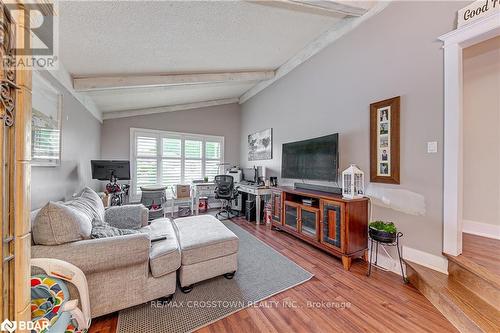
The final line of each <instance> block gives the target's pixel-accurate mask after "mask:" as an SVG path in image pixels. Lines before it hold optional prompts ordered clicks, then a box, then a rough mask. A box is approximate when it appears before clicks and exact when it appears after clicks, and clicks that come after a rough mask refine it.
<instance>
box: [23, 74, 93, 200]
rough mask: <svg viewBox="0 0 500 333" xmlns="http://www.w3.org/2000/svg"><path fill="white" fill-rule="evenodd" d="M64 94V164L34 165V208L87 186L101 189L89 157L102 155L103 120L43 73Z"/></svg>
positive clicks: (32, 182)
mask: <svg viewBox="0 0 500 333" xmlns="http://www.w3.org/2000/svg"><path fill="white" fill-rule="evenodd" d="M41 74H42V77H43V78H45V79H46V80H48V81H49V82H50V83H51V84H52V85H54V86H55V87H56V88H57V89H59V91H61V92H62V93H63V108H62V139H61V144H62V152H61V165H60V166H57V167H39V166H33V167H32V168H31V207H32V209H36V208H39V207H41V206H43V205H44V204H45V203H46V202H47V201H49V200H66V199H69V198H71V196H72V195H73V194H74V193H76V192H78V191H80V190H81V189H82V188H83V187H85V186H90V187H92V188H94V189H98V188H99V186H100V185H99V182H97V181H93V180H92V175H91V172H90V160H91V159H98V158H100V155H101V123H100V122H99V121H98V120H97V119H96V118H95V117H94V116H92V114H90V112H88V111H87V110H86V109H85V108H84V107H83V105H82V104H81V103H80V102H79V101H78V100H76V99H75V98H74V97H73V96H72V95H71V94H70V93H69V92H68V91H67V90H66V89H65V88H64V87H63V86H62V85H60V84H59V83H58V82H57V81H56V80H55V79H54V78H53V77H52V76H51V75H50V74H48V73H47V72H42V73H41Z"/></svg>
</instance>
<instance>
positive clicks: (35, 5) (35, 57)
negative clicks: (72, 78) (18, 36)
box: [4, 0, 59, 70]
mask: <svg viewBox="0 0 500 333" xmlns="http://www.w3.org/2000/svg"><path fill="white" fill-rule="evenodd" d="M5 6H6V7H7V9H8V10H9V11H10V13H11V16H12V17H13V18H14V19H16V18H22V19H23V21H24V26H25V27H26V29H27V31H29V34H30V35H31V38H26V37H25V38H24V42H23V44H22V45H13V49H14V51H15V65H16V66H17V68H18V69H23V68H25V69H33V68H36V69H40V68H42V69H47V70H51V69H57V54H58V45H59V38H58V37H59V34H58V30H59V24H58V17H57V14H56V13H57V11H56V7H55V4H54V3H50V2H43V3H42V2H35V1H33V0H31V1H30V0H28V1H24V2H23V6H22V7H20V6H19V5H18V4H16V3H6V4H5ZM18 33H19V32H18ZM5 63H7V61H6V59H5V58H4V64H5Z"/></svg>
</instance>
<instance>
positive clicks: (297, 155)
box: [281, 133, 339, 182]
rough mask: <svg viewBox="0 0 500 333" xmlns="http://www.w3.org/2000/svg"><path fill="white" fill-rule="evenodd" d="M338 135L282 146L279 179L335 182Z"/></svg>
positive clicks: (337, 161)
mask: <svg viewBox="0 0 500 333" xmlns="http://www.w3.org/2000/svg"><path fill="white" fill-rule="evenodd" d="M338 171H339V134H338V133H336V134H331V135H326V136H322V137H319V138H314V139H309V140H303V141H297V142H290V143H285V144H283V151H282V160H281V177H282V178H291V179H309V180H324V181H330V182H336V181H337V180H338Z"/></svg>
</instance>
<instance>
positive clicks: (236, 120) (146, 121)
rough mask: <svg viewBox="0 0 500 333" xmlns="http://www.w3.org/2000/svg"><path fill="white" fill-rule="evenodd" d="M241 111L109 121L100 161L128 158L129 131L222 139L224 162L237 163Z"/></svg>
mask: <svg viewBox="0 0 500 333" xmlns="http://www.w3.org/2000/svg"><path fill="white" fill-rule="evenodd" d="M240 123H241V115H240V107H239V105H238V104H228V105H220V106H212V107H207V108H200V109H192V110H184V111H176V112H165V113H157V114H150V115H144V116H135V117H127V118H118V119H109V120H105V121H104V122H103V126H102V158H103V159H129V158H130V128H131V127H136V128H147V129H156V130H164V131H174V132H184V133H193V134H207V135H219V136H224V155H225V156H224V161H225V162H228V163H231V164H238V162H239V159H240V132H241V131H240Z"/></svg>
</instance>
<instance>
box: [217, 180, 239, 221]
mask: <svg viewBox="0 0 500 333" xmlns="http://www.w3.org/2000/svg"><path fill="white" fill-rule="evenodd" d="M237 195H238V190H236V189H235V188H234V179H233V176H229V175H218V176H215V199H220V200H221V201H222V207H221V209H220V210H219V211H218V212H217V214H215V217H216V218H219V216H223V215H222V214H223V213H226V214H227V218H228V219H229V218H231V217H234V215H233V216H231V215H232V214H234V213H233V210H232V209H231V201H232V200H234V199H235V198H236V197H237Z"/></svg>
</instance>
